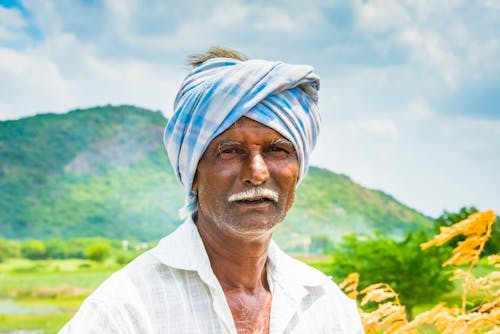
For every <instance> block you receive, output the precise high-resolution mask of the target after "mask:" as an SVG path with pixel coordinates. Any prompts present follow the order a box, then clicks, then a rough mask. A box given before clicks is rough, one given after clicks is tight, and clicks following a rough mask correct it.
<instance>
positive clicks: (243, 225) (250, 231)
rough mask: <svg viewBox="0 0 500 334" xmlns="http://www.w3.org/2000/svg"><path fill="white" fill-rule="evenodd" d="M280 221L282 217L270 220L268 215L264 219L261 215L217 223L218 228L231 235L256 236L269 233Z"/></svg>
mask: <svg viewBox="0 0 500 334" xmlns="http://www.w3.org/2000/svg"><path fill="white" fill-rule="evenodd" d="M252 218H253V219H252ZM281 221H282V219H272V220H270V219H269V217H266V218H265V219H262V217H245V219H242V218H240V219H235V220H231V222H230V223H227V222H226V223H223V222H219V223H218V224H217V225H218V226H219V229H221V230H223V231H225V232H227V233H230V234H233V235H240V236H247V237H249V236H255V237H258V236H263V235H267V234H271V233H272V232H273V231H274V229H275V228H276V227H277V226H278V225H279V223H280V222H281Z"/></svg>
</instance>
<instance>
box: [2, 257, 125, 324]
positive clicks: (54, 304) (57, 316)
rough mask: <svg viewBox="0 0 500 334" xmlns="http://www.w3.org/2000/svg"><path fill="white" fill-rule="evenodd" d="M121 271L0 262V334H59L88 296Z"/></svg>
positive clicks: (77, 264)
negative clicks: (34, 333)
mask: <svg viewBox="0 0 500 334" xmlns="http://www.w3.org/2000/svg"><path fill="white" fill-rule="evenodd" d="M118 268H119V267H118V266H116V265H114V264H113V263H111V262H108V263H96V262H92V261H88V260H47V261H29V260H18V259H16V260H12V259H11V260H9V261H7V262H5V263H0V332H8V331H14V330H41V332H42V333H57V331H58V330H59V329H61V327H62V326H63V325H64V324H65V323H66V322H67V321H68V320H69V319H70V318H71V317H72V316H73V314H74V313H75V312H76V310H77V309H78V307H79V306H80V304H81V303H82V301H83V300H84V299H85V298H86V297H87V296H88V294H90V292H92V290H94V289H95V288H96V287H97V286H98V285H99V284H100V283H101V282H102V281H104V280H105V279H106V277H108V276H109V275H110V274H111V273H112V272H114V271H116V270H117V269H118Z"/></svg>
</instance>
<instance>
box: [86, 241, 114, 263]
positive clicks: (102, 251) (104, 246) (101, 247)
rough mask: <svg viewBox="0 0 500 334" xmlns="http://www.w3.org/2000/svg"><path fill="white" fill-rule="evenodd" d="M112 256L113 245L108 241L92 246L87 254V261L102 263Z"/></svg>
mask: <svg viewBox="0 0 500 334" xmlns="http://www.w3.org/2000/svg"><path fill="white" fill-rule="evenodd" d="M110 254H111V245H110V244H109V242H107V241H100V242H96V243H93V244H91V245H90V246H89V247H88V248H87V251H86V253H85V255H86V257H87V259H89V260H93V261H98V262H102V261H104V259H106V258H107V257H108V256H109V255H110Z"/></svg>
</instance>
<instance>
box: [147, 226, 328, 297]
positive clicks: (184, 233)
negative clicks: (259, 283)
mask: <svg viewBox="0 0 500 334" xmlns="http://www.w3.org/2000/svg"><path fill="white" fill-rule="evenodd" d="M152 252H153V254H154V255H155V257H156V258H157V259H158V260H159V261H160V262H161V263H163V264H165V265H167V266H170V267H173V268H177V269H181V270H191V271H197V272H198V274H199V275H200V277H201V278H202V279H203V280H204V281H205V282H206V283H207V284H209V285H217V283H216V281H214V280H216V277H215V275H214V273H213V271H212V267H211V266H210V260H209V258H208V255H207V252H206V250H205V246H204V245H203V241H202V240H201V237H200V234H199V232H198V228H197V227H196V225H195V223H194V222H193V220H192V218H191V217H188V218H187V219H186V220H185V221H184V223H183V224H181V225H180V226H179V227H178V228H177V229H176V230H175V231H174V232H173V233H172V234H170V235H168V236H166V237H165V238H163V239H161V240H160V242H159V244H158V246H157V247H155V248H154V249H153V250H152ZM267 271H268V275H269V276H271V279H272V280H273V281H275V282H281V283H284V284H291V285H295V286H302V287H316V286H320V285H323V284H325V282H326V281H328V280H330V278H329V277H328V276H325V275H324V274H323V273H321V272H320V271H318V270H316V269H313V268H311V267H309V266H307V265H305V264H303V263H302V262H300V261H298V260H295V259H293V258H291V257H290V256H288V255H287V254H285V253H284V252H283V251H282V250H281V249H280V248H279V247H278V246H277V245H276V243H275V242H274V241H271V243H270V244H269V249H268V264H267Z"/></svg>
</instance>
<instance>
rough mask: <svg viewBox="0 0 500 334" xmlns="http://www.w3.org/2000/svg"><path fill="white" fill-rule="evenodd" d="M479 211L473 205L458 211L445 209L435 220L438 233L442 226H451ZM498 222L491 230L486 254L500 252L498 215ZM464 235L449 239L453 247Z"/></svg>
mask: <svg viewBox="0 0 500 334" xmlns="http://www.w3.org/2000/svg"><path fill="white" fill-rule="evenodd" d="M475 212H478V210H477V208H476V207H474V206H471V207H465V206H464V207H462V208H460V210H459V211H458V212H449V211H444V212H443V214H442V215H441V216H439V217H438V218H437V219H436V220H435V221H434V230H435V232H436V233H440V229H441V227H450V226H452V225H454V224H456V223H458V222H460V221H462V220H464V219H466V218H467V217H468V216H470V215H471V214H473V213H475ZM496 222H497V224H494V225H493V227H492V230H491V236H490V238H489V239H488V241H487V242H486V244H485V245H484V254H485V255H492V254H497V253H499V252H500V217H498V216H497V217H496ZM464 238H465V237H464V236H461V235H458V236H455V237H453V238H452V239H451V240H450V241H448V245H451V246H452V247H453V248H454V247H456V245H457V243H458V242H459V241H462V240H464Z"/></svg>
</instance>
